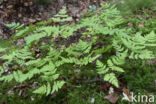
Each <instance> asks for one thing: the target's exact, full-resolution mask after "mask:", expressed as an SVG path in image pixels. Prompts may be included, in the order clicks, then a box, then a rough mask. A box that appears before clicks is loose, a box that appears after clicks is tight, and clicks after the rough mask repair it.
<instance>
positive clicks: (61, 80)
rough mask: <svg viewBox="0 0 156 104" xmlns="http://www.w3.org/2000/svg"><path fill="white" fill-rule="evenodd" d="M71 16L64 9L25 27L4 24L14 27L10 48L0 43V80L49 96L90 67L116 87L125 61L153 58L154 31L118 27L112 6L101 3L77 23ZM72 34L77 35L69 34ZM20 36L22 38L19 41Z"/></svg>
mask: <svg viewBox="0 0 156 104" xmlns="http://www.w3.org/2000/svg"><path fill="white" fill-rule="evenodd" d="M71 20H72V18H71V17H69V16H68V15H67V14H66V9H65V8H63V9H62V10H61V11H60V12H59V13H58V14H57V15H55V16H54V17H53V18H51V19H50V20H48V21H42V22H39V23H36V24H34V25H30V26H24V27H23V26H22V27H21V26H20V25H19V24H15V23H14V24H11V25H8V26H9V27H11V28H12V27H13V28H14V29H15V28H16V29H17V30H18V32H17V33H16V34H15V35H13V43H14V44H13V45H12V47H11V48H10V47H6V48H4V47H0V52H1V53H2V55H1V56H0V59H1V60H3V61H4V63H3V66H2V68H1V70H3V71H2V72H5V70H6V69H8V71H9V73H8V74H4V73H2V74H1V76H0V81H3V83H8V84H11V82H16V83H17V85H19V84H25V83H26V84H28V87H27V88H28V90H27V93H31V94H32V96H40V95H42V96H44V95H45V96H48V95H54V94H55V92H57V91H58V90H59V89H63V88H64V87H65V86H72V85H71V84H72V83H71V82H72V81H75V80H74V79H73V76H74V75H75V76H74V77H76V78H75V79H77V78H78V76H79V74H81V73H83V72H87V71H88V72H89V71H90V73H91V72H93V74H92V75H91V76H98V75H97V74H99V76H103V79H104V81H107V82H109V83H111V84H112V85H114V86H115V87H120V85H119V83H118V76H119V75H120V74H121V73H123V72H125V70H126V68H125V66H126V65H127V62H128V61H130V60H131V61H133V60H136V61H144V60H148V59H154V58H155V55H156V54H155V53H154V52H155V51H154V50H153V48H155V47H156V33H155V31H149V32H146V33H141V32H139V31H137V32H133V30H132V29H129V28H127V27H123V26H122V25H123V24H124V22H125V21H124V19H123V18H122V16H121V14H120V12H119V11H118V10H117V9H116V8H115V6H110V5H109V4H102V5H101V8H100V9H99V10H97V11H94V12H93V15H91V16H88V17H86V18H85V17H84V18H83V19H81V20H80V22H79V23H77V24H73V23H71V22H70V21H71ZM51 24H54V25H51ZM18 27H20V28H18ZM75 34H76V38H77V39H73V37H74V36H75ZM21 38H22V39H24V43H23V45H18V44H17V40H18V39H21ZM95 71H96V73H94V72H95ZM80 76H81V75H80ZM87 76H88V77H89V76H90V75H87ZM14 86H15V85H14ZM33 93H35V94H33Z"/></svg>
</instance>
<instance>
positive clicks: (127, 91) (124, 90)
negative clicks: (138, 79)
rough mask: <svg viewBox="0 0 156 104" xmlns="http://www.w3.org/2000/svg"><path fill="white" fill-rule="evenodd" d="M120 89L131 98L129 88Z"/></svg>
mask: <svg viewBox="0 0 156 104" xmlns="http://www.w3.org/2000/svg"><path fill="white" fill-rule="evenodd" d="M122 91H123V93H124V94H126V95H127V96H128V98H129V99H131V97H132V96H131V92H130V90H129V89H127V88H125V87H124V88H123V89H122Z"/></svg>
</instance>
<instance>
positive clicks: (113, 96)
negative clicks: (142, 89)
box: [104, 93, 119, 104]
mask: <svg viewBox="0 0 156 104" xmlns="http://www.w3.org/2000/svg"><path fill="white" fill-rule="evenodd" d="M104 98H105V99H107V100H108V101H109V102H111V103H112V104H115V103H116V102H117V101H118V99H119V96H118V95H117V94H115V93H112V94H110V95H107V96H105V97H104Z"/></svg>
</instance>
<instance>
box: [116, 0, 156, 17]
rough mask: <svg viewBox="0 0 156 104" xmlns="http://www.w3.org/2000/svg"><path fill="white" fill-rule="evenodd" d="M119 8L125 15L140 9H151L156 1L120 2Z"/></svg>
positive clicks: (127, 0) (136, 0)
mask: <svg viewBox="0 0 156 104" xmlns="http://www.w3.org/2000/svg"><path fill="white" fill-rule="evenodd" d="M118 1H119V2H120V3H119V4H118V8H119V9H120V10H121V11H122V13H123V14H129V13H133V12H137V11H138V10H140V9H144V8H151V7H152V6H154V4H155V3H156V1H155V0H118Z"/></svg>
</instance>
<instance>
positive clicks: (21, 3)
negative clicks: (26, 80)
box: [0, 0, 153, 104]
mask: <svg viewBox="0 0 156 104" xmlns="http://www.w3.org/2000/svg"><path fill="white" fill-rule="evenodd" d="M105 2H107V0H72V1H71V0H52V1H51V2H50V3H49V4H45V5H43V4H38V3H36V2H33V1H32V0H2V1H1V2H0V39H1V38H2V37H5V38H10V36H11V35H12V31H11V30H10V29H9V28H7V27H6V26H5V25H4V24H9V23H13V22H16V23H21V24H24V25H30V24H34V23H37V22H39V21H43V20H48V19H49V18H51V17H52V16H53V15H55V14H57V13H58V12H59V10H60V9H61V8H62V7H66V8H67V12H68V14H69V16H71V17H72V22H73V23H75V22H78V21H79V20H80V17H81V15H83V14H85V13H86V12H87V11H88V10H93V11H94V10H96V9H97V8H99V7H100V4H101V3H105ZM150 18H151V17H150ZM134 25H135V24H133V23H130V22H129V23H127V26H129V27H133V26H134ZM143 25H144V24H142V22H140V23H139V26H140V27H141V26H143ZM152 62H153V61H150V63H152ZM137 67H139V66H137ZM138 70H139V68H138V69H137V70H136V72H131V70H128V71H127V73H130V72H131V73H132V74H129V75H127V76H126V77H125V76H124V77H125V78H127V79H126V80H129V78H131V76H133V74H137V73H142V75H144V74H145V73H146V72H144V71H142V72H140V71H138ZM129 71H130V72H129ZM137 71H138V72H137ZM122 77H123V76H121V78H122ZM145 77H146V76H145ZM133 80H134V81H136V80H137V77H136V78H134V79H131V81H129V83H130V84H132V85H131V86H132V87H131V88H132V89H133V88H134V89H135V87H136V88H137V86H139V87H140V86H141V85H139V84H137V82H133ZM142 81H144V79H143V80H142ZM127 83H128V82H125V81H124V80H122V79H121V80H120V84H121V85H122V87H121V88H120V89H117V88H114V87H113V86H112V85H110V84H109V83H103V82H102V83H101V82H98V85H99V86H98V87H96V84H97V83H96V80H95V83H94V81H93V83H91V84H90V82H86V83H84V84H83V86H82V87H81V89H80V88H77V89H69V90H65V91H64V94H63V95H62V93H58V95H57V96H55V97H54V98H53V99H52V100H53V101H54V102H56V104H61V103H62V102H66V100H67V99H70V101H69V102H70V104H88V103H86V102H93V103H94V102H95V101H94V100H95V99H96V100H98V103H97V104H110V103H112V104H115V103H116V102H117V101H118V100H119V99H120V98H119V96H118V95H122V93H125V94H126V95H128V97H131V95H130V89H129V88H128V85H127ZM88 85H90V86H89V87H88ZM129 86H130V85H129ZM95 87H96V88H95ZM141 87H142V88H144V86H141ZM99 89H100V90H99ZM138 90H140V89H138ZM101 91H102V92H104V93H101ZM114 91H115V93H113V94H109V93H110V92H114ZM143 91H144V89H143ZM147 91H149V89H148V87H147ZM99 92H100V93H99ZM67 93H68V95H67V96H66V94H67ZM147 93H150V91H149V92H147ZM104 96H105V97H104ZM88 97H89V98H88ZM61 98H62V99H63V100H61V101H57V100H58V99H61ZM104 98H105V99H107V100H108V101H109V102H110V103H109V102H108V101H105V100H103V99H104ZM46 99H47V98H45V99H44V100H45V101H46ZM42 100H43V99H42ZM42 100H41V102H42ZM86 100H90V101H86ZM75 101H76V103H74V102H75ZM77 101H80V102H77ZM38 102H40V101H38ZM41 102H40V103H41ZM43 103H44V102H43ZM6 104H7V103H6ZM36 104H37V103H36ZM118 104H124V103H123V102H122V101H119V103H118ZM125 104H127V103H125Z"/></svg>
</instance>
